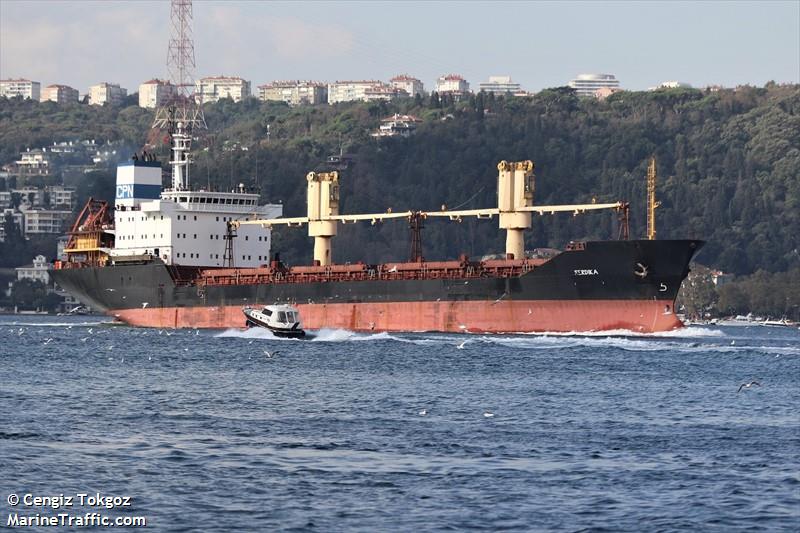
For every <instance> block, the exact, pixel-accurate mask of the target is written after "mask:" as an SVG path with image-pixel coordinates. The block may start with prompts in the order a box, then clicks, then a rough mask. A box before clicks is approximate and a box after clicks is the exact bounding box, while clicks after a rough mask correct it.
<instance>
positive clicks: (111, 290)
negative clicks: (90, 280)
mask: <svg viewBox="0 0 800 533" xmlns="http://www.w3.org/2000/svg"><path fill="white" fill-rule="evenodd" d="M106 290H107V291H108V292H114V289H106Z"/></svg>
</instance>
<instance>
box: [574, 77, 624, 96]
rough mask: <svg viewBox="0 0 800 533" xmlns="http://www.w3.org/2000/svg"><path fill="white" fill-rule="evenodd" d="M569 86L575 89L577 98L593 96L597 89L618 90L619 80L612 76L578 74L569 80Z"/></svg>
mask: <svg viewBox="0 0 800 533" xmlns="http://www.w3.org/2000/svg"><path fill="white" fill-rule="evenodd" d="M569 86H570V87H572V88H573V89H575V92H576V93H577V94H578V96H595V92H596V91H597V90H598V89H603V88H608V89H618V88H619V80H617V78H616V76H614V75H613V74H578V76H577V77H576V78H575V79H574V80H570V82H569Z"/></svg>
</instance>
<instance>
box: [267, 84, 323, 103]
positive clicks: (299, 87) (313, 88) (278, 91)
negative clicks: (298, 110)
mask: <svg viewBox="0 0 800 533" xmlns="http://www.w3.org/2000/svg"><path fill="white" fill-rule="evenodd" d="M258 99H259V100H262V101H264V102H269V101H272V102H286V103H287V104H289V105H290V106H293V107H294V106H298V105H315V104H324V103H325V102H327V101H328V87H327V86H326V85H325V84H324V83H321V82H317V81H273V82H272V83H268V84H266V85H260V86H259V87H258Z"/></svg>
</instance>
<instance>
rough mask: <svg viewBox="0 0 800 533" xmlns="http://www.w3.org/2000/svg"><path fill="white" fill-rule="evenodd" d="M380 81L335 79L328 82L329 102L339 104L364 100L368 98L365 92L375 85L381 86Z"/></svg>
mask: <svg viewBox="0 0 800 533" xmlns="http://www.w3.org/2000/svg"><path fill="white" fill-rule="evenodd" d="M380 85H381V82H380V81H377V80H359V81H335V82H333V83H329V84H328V103H329V104H337V103H339V102H363V101H365V100H366V98H365V96H364V95H365V93H366V92H367V91H368V90H369V89H372V88H373V87H379V86H380Z"/></svg>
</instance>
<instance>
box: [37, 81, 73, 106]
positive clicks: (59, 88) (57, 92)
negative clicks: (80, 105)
mask: <svg viewBox="0 0 800 533" xmlns="http://www.w3.org/2000/svg"><path fill="white" fill-rule="evenodd" d="M78 96H79V95H78V90H77V89H73V88H72V87H70V86H68V85H48V86H47V87H45V88H44V89H42V98H41V101H42V102H55V103H57V104H67V103H72V102H77V101H78Z"/></svg>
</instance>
